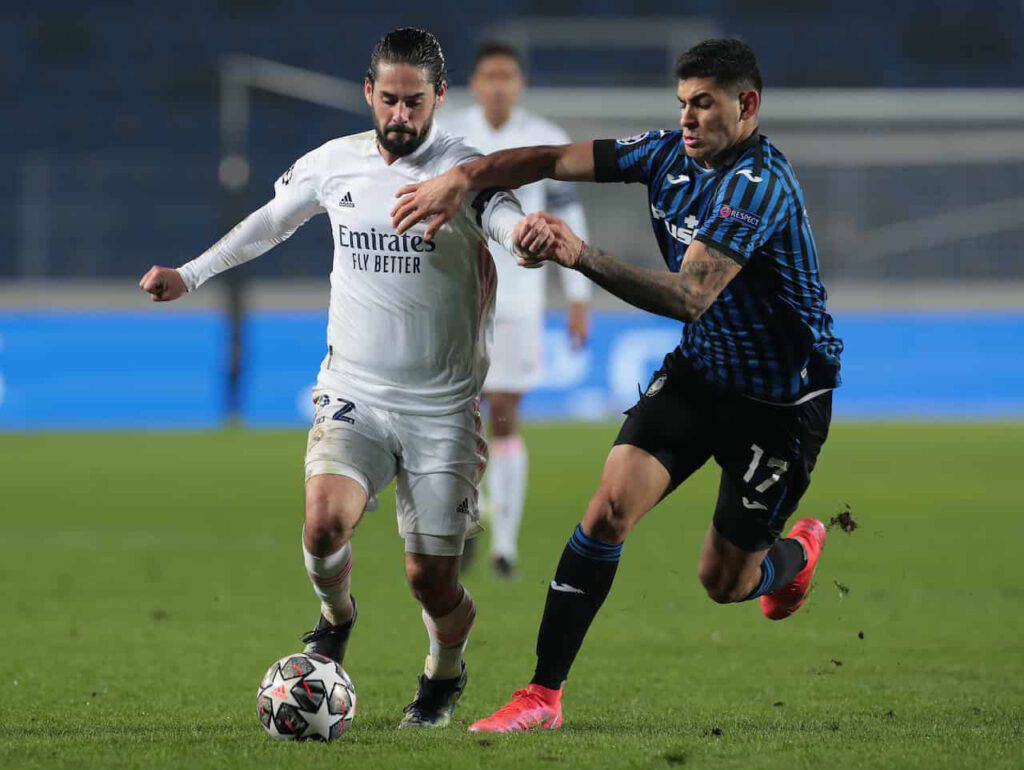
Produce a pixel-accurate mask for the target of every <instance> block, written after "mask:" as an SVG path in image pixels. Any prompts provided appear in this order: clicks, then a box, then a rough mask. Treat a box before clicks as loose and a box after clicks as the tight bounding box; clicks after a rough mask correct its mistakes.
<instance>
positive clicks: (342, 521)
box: [302, 479, 361, 556]
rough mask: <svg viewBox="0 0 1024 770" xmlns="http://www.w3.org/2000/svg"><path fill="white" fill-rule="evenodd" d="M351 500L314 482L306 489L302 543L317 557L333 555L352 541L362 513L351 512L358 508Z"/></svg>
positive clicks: (324, 485)
mask: <svg viewBox="0 0 1024 770" xmlns="http://www.w3.org/2000/svg"><path fill="white" fill-rule="evenodd" d="M350 497H351V496H347V495H343V494H337V490H334V489H332V488H331V487H330V486H328V485H327V484H319V483H316V482H315V479H314V480H313V481H311V482H310V483H309V485H308V486H307V488H306V515H305V520H304V522H303V526H302V529H303V542H304V543H305V545H306V548H307V549H309V551H310V552H311V553H313V554H314V555H318V556H324V555H326V554H328V553H333V552H334V551H336V550H338V549H339V548H341V547H342V546H343V545H345V543H347V542H348V541H349V540H350V539H351V537H352V532H353V531H354V529H355V525H356V523H357V522H358V520H359V514H360V513H361V511H354V510H350V509H351V508H353V507H354V506H355V505H356V501H354V500H353V499H350Z"/></svg>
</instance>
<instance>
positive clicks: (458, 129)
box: [443, 105, 591, 320]
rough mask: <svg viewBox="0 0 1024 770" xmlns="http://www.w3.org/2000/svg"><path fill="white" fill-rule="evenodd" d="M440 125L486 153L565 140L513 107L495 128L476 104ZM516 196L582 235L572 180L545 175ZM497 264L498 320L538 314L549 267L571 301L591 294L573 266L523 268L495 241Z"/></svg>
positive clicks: (526, 208)
mask: <svg viewBox="0 0 1024 770" xmlns="http://www.w3.org/2000/svg"><path fill="white" fill-rule="evenodd" d="M443 125H444V127H445V128H446V129H447V130H448V131H450V132H451V133H453V134H455V135H456V136H462V137H464V138H465V139H466V141H467V142H468V143H469V144H471V145H473V146H474V147H476V148H477V149H478V150H480V151H481V152H484V153H490V152H497V151H498V150H507V149H510V148H513V147H528V146H531V145H537V144H568V143H569V141H570V139H569V135H568V134H566V133H565V131H564V130H562V129H561V128H560V127H559V126H557V125H555V124H554V123H552V122H551V121H549V120H545V119H544V118H542V117H540V116H539V115H534V114H532V113H530V112H527V111H525V110H521V109H517V110H514V111H513V112H512V114H511V115H510V116H509V119H508V120H507V121H506V122H505V124H504V125H502V126H501V127H500V128H497V129H496V128H494V127H493V126H491V124H490V123H488V122H487V119H486V118H485V117H484V111H483V108H482V107H480V106H479V105H476V106H473V107H470V108H468V109H465V110H461V111H459V112H456V113H454V114H451V115H448V116H446V117H445V118H444V119H443ZM516 196H517V197H518V198H519V201H520V203H522V205H523V210H524V211H526V213H527V214H532V213H533V212H535V211H547V212H548V213H550V214H554V215H555V216H557V217H560V218H561V219H563V220H564V221H565V222H566V224H568V225H569V227H571V228H572V229H573V231H574V232H575V233H576V234H577V235H579V236H580V237H581V238H583V239H584V240H585V239H586V238H587V223H586V220H585V219H584V216H583V207H582V206H581V205H580V203H579V200H578V198H577V197H576V190H575V187H574V186H573V184H572V183H571V182H560V181H557V180H554V179H543V180H541V181H539V182H534V183H533V184H529V185H524V186H522V187H520V188H518V189H517V190H516ZM491 250H492V251H493V252H494V261H495V264H496V266H497V269H498V301H497V311H496V312H497V317H498V318H499V319H509V320H512V319H523V318H536V317H539V316H541V315H542V314H543V312H544V284H545V278H546V273H547V270H548V269H554V270H558V272H559V274H560V276H561V278H562V288H563V289H564V291H565V294H566V296H567V297H568V298H569V300H570V301H573V302H587V301H588V300H589V299H590V295H591V286H590V281H588V280H587V279H586V277H584V276H583V275H581V274H580V273H577V272H576V271H574V270H565V269H562V268H558V267H552V268H546V267H545V268H544V269H535V270H523V269H521V268H519V267H517V266H516V263H515V260H514V259H513V258H512V257H510V256H509V255H508V254H507V253H506V249H505V248H504V247H503V246H502V245H501V244H500V243H499V244H491Z"/></svg>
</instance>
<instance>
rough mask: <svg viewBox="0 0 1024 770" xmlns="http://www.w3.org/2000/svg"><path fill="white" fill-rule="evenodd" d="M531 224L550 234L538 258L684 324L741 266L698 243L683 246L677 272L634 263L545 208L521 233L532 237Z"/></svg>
mask: <svg viewBox="0 0 1024 770" xmlns="http://www.w3.org/2000/svg"><path fill="white" fill-rule="evenodd" d="M534 222H536V223H537V226H538V227H539V226H540V223H541V222H543V223H544V225H546V230H547V231H548V232H550V233H552V235H553V241H551V243H550V244H549V245H548V246H547V247H546V249H545V251H544V253H543V255H542V257H541V258H542V259H548V260H551V261H554V262H558V263H559V264H560V265H562V266H563V267H569V268H572V269H574V270H578V271H579V272H581V273H583V275H585V276H587V277H588V278H589V279H590V280H592V281H593V282H594V283H596V284H598V285H599V286H601V287H603V288H605V289H607V290H608V291H609V292H611V293H612V294H614V295H615V296H616V297H619V298H620V299H623V300H625V301H626V302H628V303H629V304H631V305H633V306H635V307H638V308H640V309H641V310H646V311H648V312H650V313H656V314H657V315H662V316H666V317H668V318H676V319H678V320H680V321H686V322H687V323H692V322H693V321H696V320H697V319H698V318H700V317H701V316H702V315H703V314H704V311H705V310H707V309H708V307H710V305H711V303H712V302H714V301H715V298H716V297H718V295H719V294H720V293H721V292H722V289H724V288H725V287H726V285H727V284H728V283H729V281H731V280H732V279H733V278H735V277H736V275H737V274H738V273H739V271H740V270H741V269H742V265H740V264H739V263H738V262H737V261H736V260H734V259H733V258H732V257H730V256H728V255H727V254H724V253H723V252H720V251H718V250H716V249H715V248H714V247H712V246H708V245H707V244H705V243H702V242H700V241H694V242H693V243H691V244H690V245H689V247H688V248H687V249H686V255H685V256H684V257H683V262H682V265H680V268H679V272H678V273H671V272H666V271H664V270H652V269H650V268H646V267H638V266H636V265H631V264H629V263H628V262H623V261H622V260H620V259H617V258H616V257H614V256H612V255H611V254H608V253H606V252H604V251H601V249H598V248H596V247H594V246H590V245H588V244H586V243H585V242H584V241H582V240H581V239H580V238H579V237H577V236H576V234H575V233H573V232H572V230H570V229H569V228H568V226H567V225H566V224H565V223H564V222H562V221H561V220H560V219H558V218H557V217H553V216H551V215H550V214H546V213H544V212H540V213H538V214H531V215H530V216H528V217H527V223H526V224H525V225H524V227H523V228H522V236H521V237H524V238H526V237H529V236H530V234H531V232H532V226H533V223H534ZM530 261H531V260H529V259H521V260H520V263H521V264H529V263H530Z"/></svg>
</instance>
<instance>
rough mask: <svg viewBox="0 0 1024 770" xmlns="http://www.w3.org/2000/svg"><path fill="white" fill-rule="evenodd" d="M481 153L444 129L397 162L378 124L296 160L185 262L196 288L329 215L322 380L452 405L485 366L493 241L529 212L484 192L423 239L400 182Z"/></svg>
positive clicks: (419, 406)
mask: <svg viewBox="0 0 1024 770" xmlns="http://www.w3.org/2000/svg"><path fill="white" fill-rule="evenodd" d="M479 155H480V153H478V152H477V151H476V150H474V149H472V148H470V147H468V146H467V145H466V144H465V143H463V141H462V140H461V139H458V138H456V137H453V136H452V135H450V134H448V133H446V132H445V131H443V130H441V129H439V128H437V127H434V128H433V129H431V132H430V134H429V135H428V137H427V139H426V140H425V141H424V143H423V144H422V145H421V146H420V147H419V148H418V149H417V150H416V151H415V152H414V153H412V154H410V155H409V156H407V157H404V158H399V159H398V160H396V161H395V162H394V163H392V164H391V165H388V164H387V162H386V161H385V160H384V158H383V157H382V156H381V154H380V152H379V151H378V149H377V144H376V135H375V132H373V131H367V132H364V133H361V134H355V135H353V136H347V137H344V138H341V139H335V140H333V141H330V142H328V143H327V144H325V145H323V146H322V147H319V148H318V149H316V150H313V151H312V152H310V153H308V154H307V155H304V156H303V157H302V158H300V159H299V160H298V161H296V162H295V164H294V165H293V166H292V167H291V168H289V169H288V170H287V171H286V172H285V173H284V175H282V176H281V178H280V179H278V180H277V183H276V184H275V185H274V192H275V195H274V199H273V200H272V201H270V203H268V204H267V205H266V206H264V207H263V208H261V209H259V210H258V211H256V212H255V213H254V214H252V215H251V216H249V217H248V218H247V219H246V220H245V221H243V222H242V223H241V224H239V225H238V226H237V227H236V228H235V229H234V230H232V231H231V232H230V233H229V234H228V235H227V236H225V237H224V238H223V239H222V240H221V241H220V242H219V243H217V244H216V245H215V246H214V247H213V248H211V249H210V250H209V251H207V252H206V253H204V254H203V255H201V256H200V257H198V258H197V259H195V260H193V261H192V262H189V263H188V264H187V265H184V266H183V267H181V268H179V269H180V271H181V274H182V276H183V277H184V279H185V283H186V285H187V286H188V288H189V290H190V291H192V290H194V289H195V288H196V287H198V286H199V285H200V284H202V283H203V281H205V280H207V279H208V278H210V277H211V276H213V275H215V274H217V273H219V272H221V271H222V270H225V269H227V268H229V267H232V266H234V265H237V264H241V263H242V262H245V261H247V260H249V259H252V258H253V257H255V256H258V255H259V254H262V253H263V252H265V251H267V250H268V249H270V248H271V247H272V246H274V245H276V244H278V243H280V242H281V241H283V240H284V239H285V238H287V237H288V236H290V235H291V234H292V233H293V232H295V230H297V229H298V228H299V227H300V226H301V225H302V224H303V223H304V222H305V221H306V220H308V219H309V218H310V217H312V216H314V215H316V214H320V213H324V212H326V213H327V214H328V216H329V217H330V225H331V236H332V239H333V241H334V269H333V270H332V271H331V300H330V312H329V321H328V325H327V345H328V353H327V356H326V357H325V358H324V360H323V363H322V365H321V368H320V375H319V378H318V381H317V382H318V385H319V386H320V387H325V388H329V389H330V390H332V391H333V392H336V393H339V394H341V395H343V396H344V397H345V398H348V399H350V400H351V401H353V402H355V403H357V404H358V403H360V402H364V403H367V404H369V405H371V406H374V407H377V408H381V409H387V410H390V411H394V412H403V413H407V414H422V415H441V414H450V413H453V412H455V411H458V410H460V409H462V408H464V407H465V406H466V405H467V404H468V403H469V402H470V401H472V399H474V398H475V397H476V396H477V395H478V394H479V391H480V389H481V387H482V385H483V381H484V377H485V376H486V374H487V367H488V350H487V348H488V344H489V340H488V337H489V336H490V334H491V326H492V319H493V307H494V291H495V282H496V275H495V270H494V262H493V260H492V259H491V255H490V253H489V252H488V250H487V248H486V245H485V244H486V240H487V239H488V238H490V239H492V240H494V241H497V242H498V243H501V244H503V245H504V248H505V249H506V250H507V251H512V250H513V246H512V231H513V229H514V228H515V225H516V223H517V222H518V221H519V219H521V218H522V216H523V211H522V208H521V207H520V205H519V202H518V201H517V200H516V198H515V196H513V195H512V194H511V193H508V192H503V191H502V192H492V193H484V194H482V195H480V196H478V197H477V198H476V199H475V200H474V201H472V203H471V204H470V203H467V205H465V206H464V207H463V209H462V210H461V211H460V212H459V214H458V216H456V218H455V219H453V220H452V221H451V222H449V223H448V224H446V225H445V226H444V227H443V228H441V230H440V231H439V232H438V234H437V236H436V237H435V239H434V241H433V242H428V241H425V240H424V239H423V231H424V229H425V225H424V224H420V225H418V226H416V227H414V228H413V229H412V230H410V231H409V232H407V233H405V234H404V235H398V234H397V233H396V232H395V230H394V228H393V227H392V225H391V214H390V212H391V209H392V208H393V207H394V205H395V203H396V202H397V199H396V198H395V192H396V191H397V190H398V188H400V187H402V186H403V185H406V184H409V183H411V182H419V181H423V180H426V179H430V178H432V177H434V176H437V175H438V174H441V173H443V172H445V171H447V170H448V169H450V168H451V167H452V166H454V165H457V164H459V163H462V162H465V161H467V160H471V159H473V158H476V157H479ZM506 258H507V259H511V257H508V256H506Z"/></svg>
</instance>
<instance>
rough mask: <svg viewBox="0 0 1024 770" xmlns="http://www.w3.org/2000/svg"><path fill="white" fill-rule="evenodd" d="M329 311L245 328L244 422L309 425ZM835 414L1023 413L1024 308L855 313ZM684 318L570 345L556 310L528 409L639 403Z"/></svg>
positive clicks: (841, 321) (576, 411)
mask: <svg viewBox="0 0 1024 770" xmlns="http://www.w3.org/2000/svg"><path fill="white" fill-rule="evenodd" d="M326 322H327V319H326V314H324V313H295V312H290V313H260V314H257V315H255V316H253V317H251V318H250V319H249V321H248V323H247V326H246V338H247V342H248V345H249V348H248V349H249V351H250V358H249V361H248V367H247V376H246V380H245V390H244V394H245V397H244V405H245V406H244V413H245V417H246V421H247V422H249V423H251V424H254V425H292V424H299V423H306V422H308V420H309V417H310V416H311V414H312V412H311V407H310V404H309V391H310V389H311V388H312V385H313V382H314V381H315V379H316V371H317V368H318V366H319V363H320V359H321V358H322V357H323V355H324V352H325V347H326V343H325V341H324V338H325V326H326ZM837 326H838V329H839V333H840V334H841V335H842V336H843V338H844V341H845V343H846V350H845V352H844V354H843V386H842V387H841V388H840V389H839V390H838V391H837V392H836V396H835V415H836V417H837V418H844V417H847V418H862V417H863V418H899V417H917V418H942V419H976V418H985V417H1010V416H1024V313H968V314H953V313H931V312H930V313H878V312H870V313H868V312H848V313H843V314H839V316H838V318H837ZM680 333H681V325H680V324H679V323H676V322H673V321H670V320H667V319H664V318H658V317H655V316H651V315H648V314H645V313H617V312H597V313H594V314H593V315H592V318H591V335H590V340H589V342H588V344H587V346H586V348H585V349H583V350H579V351H576V350H573V349H572V347H571V344H570V341H569V336H568V332H567V328H566V319H565V315H564V314H563V313H557V312H552V313H549V314H548V317H547V319H546V324H545V332H544V377H543V378H542V381H541V385H540V386H539V387H538V388H536V389H535V390H533V391H532V392H530V393H529V394H528V395H527V396H526V397H525V399H524V401H523V411H524V416H525V417H526V418H528V419H585V420H593V419H605V418H609V417H616V416H617V415H618V414H619V413H621V412H622V410H624V409H626V408H627V407H628V406H630V405H631V404H633V403H634V402H635V401H636V399H637V395H638V388H641V387H645V386H646V384H647V381H648V379H649V378H650V376H651V373H652V372H653V371H654V370H655V369H657V368H658V366H659V365H660V363H661V359H662V358H663V357H664V355H665V354H666V353H667V352H668V351H670V350H671V349H672V348H673V347H675V345H676V343H677V342H678V340H679V335H680Z"/></svg>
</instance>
